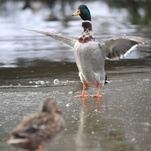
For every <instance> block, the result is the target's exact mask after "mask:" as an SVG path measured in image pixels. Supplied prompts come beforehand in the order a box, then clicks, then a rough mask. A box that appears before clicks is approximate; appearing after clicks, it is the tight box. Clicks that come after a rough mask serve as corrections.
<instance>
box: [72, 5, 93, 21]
mask: <svg viewBox="0 0 151 151" xmlns="http://www.w3.org/2000/svg"><path fill="white" fill-rule="evenodd" d="M77 15H79V16H80V17H81V18H82V20H89V21H91V14H90V11H89V9H88V7H87V6H86V5H80V6H79V7H78V10H77V11H76V12H74V13H73V15H72V16H77Z"/></svg>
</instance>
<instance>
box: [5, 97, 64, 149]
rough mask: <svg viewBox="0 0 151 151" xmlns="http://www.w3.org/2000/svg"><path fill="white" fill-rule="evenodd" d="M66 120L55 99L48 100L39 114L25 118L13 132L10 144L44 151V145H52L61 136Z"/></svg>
mask: <svg viewBox="0 0 151 151" xmlns="http://www.w3.org/2000/svg"><path fill="white" fill-rule="evenodd" d="M63 129H64V120H63V118H62V116H61V113H60V112H59V111H58V109H57V107H56V103H55V101H54V100H53V99H46V100H45V101H44V102H43V103H42V105H41V108H40V112H39V113H33V114H30V115H28V116H26V117H24V118H23V119H22V120H21V122H20V123H19V125H18V126H17V127H16V128H15V129H14V130H13V131H12V133H11V135H10V139H9V140H8V142H7V143H8V144H11V145H13V146H15V147H20V148H23V149H27V150H30V151H33V150H38V151H42V148H43V144H45V143H52V142H53V141H54V140H55V139H56V138H58V136H60V135H61V133H62V132H63Z"/></svg>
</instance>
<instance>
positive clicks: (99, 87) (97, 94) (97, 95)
mask: <svg viewBox="0 0 151 151" xmlns="http://www.w3.org/2000/svg"><path fill="white" fill-rule="evenodd" d="M97 88H98V91H97V93H96V94H95V95H91V97H96V98H100V97H102V95H101V93H100V90H101V84H100V83H99V84H98V86H97Z"/></svg>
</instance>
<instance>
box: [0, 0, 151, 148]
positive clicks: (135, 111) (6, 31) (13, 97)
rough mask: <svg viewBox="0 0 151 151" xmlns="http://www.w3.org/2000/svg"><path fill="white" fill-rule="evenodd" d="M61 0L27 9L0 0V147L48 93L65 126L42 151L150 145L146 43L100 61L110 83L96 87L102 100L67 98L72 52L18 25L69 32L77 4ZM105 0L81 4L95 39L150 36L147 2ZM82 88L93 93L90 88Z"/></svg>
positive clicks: (77, 27) (72, 79)
mask: <svg viewBox="0 0 151 151" xmlns="http://www.w3.org/2000/svg"><path fill="white" fill-rule="evenodd" d="M64 2H65V5H62V3H61V2H60V1H58V2H56V3H54V6H55V7H54V9H50V7H42V6H41V3H39V2H37V3H32V9H31V8H27V9H22V8H23V6H24V3H23V1H18V2H13V3H12V2H11V1H8V2H5V3H4V2H3V3H1V5H0V11H1V13H0V150H1V151H8V150H9V151H15V150H19V149H15V148H13V147H10V146H8V145H7V144H6V143H5V142H6V141H7V139H8V138H9V133H10V131H11V130H12V128H13V127H14V126H15V125H16V124H17V123H18V122H19V120H20V119H21V118H22V117H23V116H24V115H27V114H28V113H31V112H35V111H37V110H38V105H39V103H40V102H41V101H42V100H43V99H45V98H47V97H53V98H55V99H56V100H57V105H58V107H59V109H60V110H61V111H62V113H63V116H64V118H65V120H66V128H65V132H64V134H63V136H62V138H61V139H60V141H58V142H57V143H56V144H54V145H53V146H51V147H50V148H48V149H46V150H52V151H53V150H54V151H59V150H60V151H62V150H66V151H68V150H71V148H72V150H74V151H92V150H93V151H150V149H151V143H150V140H151V91H150V90H151V76H150V75H151V44H150V43H147V44H145V45H143V46H139V47H137V48H136V49H135V50H134V51H133V52H132V53H131V54H129V55H128V56H127V58H125V59H123V60H120V61H106V72H107V75H108V79H109V80H110V81H111V83H110V84H107V85H106V86H104V87H103V88H102V90H101V92H102V95H103V97H102V99H94V98H87V99H85V100H84V99H83V100H82V99H75V98H74V95H76V94H79V93H80V92H81V89H82V86H81V83H80V80H79V77H78V70H77V67H76V65H75V61H74V56H73V51H72V50H71V49H70V48H69V47H67V46H65V45H63V44H62V43H59V42H57V41H55V40H53V39H51V38H49V37H45V36H43V35H39V34H35V33H31V32H28V31H26V30H24V29H23V28H31V29H42V30H46V31H54V32H60V33H63V34H67V35H70V36H71V37H77V36H78V35H79V34H80V32H81V21H80V18H78V17H76V18H73V17H71V14H72V12H73V11H74V10H75V9H76V8H77V6H78V5H79V4H81V3H80V2H79V1H78V2H74V3H68V2H67V1H64ZM112 2H113V1H112ZM112 2H111V1H103V0H102V1H93V2H91V1H89V2H87V3H86V4H87V5H88V6H89V8H90V10H91V12H92V18H93V20H92V21H93V29H94V33H95V35H96V37H97V38H98V39H99V40H100V41H101V40H103V39H107V38H111V37H113V36H117V35H118V36H119V35H124V34H126V35H134V36H142V37H151V34H150V33H151V28H150V16H149V15H147V14H148V9H149V6H151V5H149V4H150V2H149V1H142V2H136V1H131V2H129V3H127V1H120V2H119V1H118V2H117V1H114V3H112ZM134 4H135V5H134ZM128 6H129V7H128ZM132 8H133V9H132ZM60 10H61V11H60ZM133 10H135V11H133ZM56 12H57V13H56ZM48 20H49V21H48ZM87 91H88V94H94V93H96V89H94V88H90V87H88V89H87Z"/></svg>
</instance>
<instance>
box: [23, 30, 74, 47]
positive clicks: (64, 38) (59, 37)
mask: <svg viewBox="0 0 151 151" xmlns="http://www.w3.org/2000/svg"><path fill="white" fill-rule="evenodd" d="M26 30H28V31H32V32H36V33H40V34H44V35H47V36H50V37H52V38H54V39H56V40H58V41H61V42H63V43H64V44H66V45H68V46H70V47H72V48H73V47H74V44H75V42H76V39H73V38H71V37H68V36H65V35H62V34H56V33H53V32H47V31H40V30H32V29H26Z"/></svg>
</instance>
